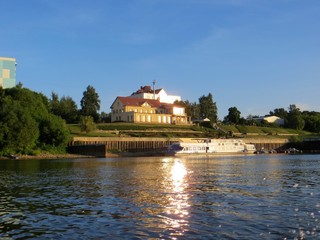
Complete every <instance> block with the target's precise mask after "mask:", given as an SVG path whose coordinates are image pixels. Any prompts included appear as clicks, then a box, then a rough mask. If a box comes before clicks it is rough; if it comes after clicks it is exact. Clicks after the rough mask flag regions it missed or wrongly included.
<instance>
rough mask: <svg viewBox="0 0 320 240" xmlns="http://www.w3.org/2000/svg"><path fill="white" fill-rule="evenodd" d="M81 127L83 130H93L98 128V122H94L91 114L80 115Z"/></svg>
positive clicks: (87, 131)
mask: <svg viewBox="0 0 320 240" xmlns="http://www.w3.org/2000/svg"><path fill="white" fill-rule="evenodd" d="M80 129H81V131H82V132H86V133H89V132H92V131H93V130H95V129H96V124H95V123H94V120H93V117H91V116H81V117H80Z"/></svg>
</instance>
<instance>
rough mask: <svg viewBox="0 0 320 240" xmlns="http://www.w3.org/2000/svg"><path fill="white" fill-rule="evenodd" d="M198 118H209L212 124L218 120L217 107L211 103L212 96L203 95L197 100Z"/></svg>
mask: <svg viewBox="0 0 320 240" xmlns="http://www.w3.org/2000/svg"><path fill="white" fill-rule="evenodd" d="M199 109H200V114H199V115H200V118H202V119H204V118H209V119H210V121H211V122H212V123H215V122H217V120H218V113H217V112H218V110H217V105H216V103H215V102H213V97H212V94H211V93H209V94H208V95H207V96H205V95H203V96H202V97H200V98H199Z"/></svg>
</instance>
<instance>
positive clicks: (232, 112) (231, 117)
mask: <svg viewBox="0 0 320 240" xmlns="http://www.w3.org/2000/svg"><path fill="white" fill-rule="evenodd" d="M228 111H229V113H228V115H227V116H225V118H224V121H225V122H229V123H234V124H239V121H240V115H241V112H240V111H239V110H238V109H237V108H236V107H231V108H229V109H228Z"/></svg>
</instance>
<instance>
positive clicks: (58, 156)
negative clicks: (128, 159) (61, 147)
mask: <svg viewBox="0 0 320 240" xmlns="http://www.w3.org/2000/svg"><path fill="white" fill-rule="evenodd" d="M16 156H17V157H18V158H17V159H14V158H11V157H5V156H0V160H29V159H52V160H54V159H68V158H70V159H75V158H96V157H95V156H88V155H80V154H71V153H64V154H40V155H16Z"/></svg>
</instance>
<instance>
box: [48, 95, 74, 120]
mask: <svg viewBox="0 0 320 240" xmlns="http://www.w3.org/2000/svg"><path fill="white" fill-rule="evenodd" d="M49 105H50V111H51V112H52V113H53V114H55V115H57V116H60V117H61V118H62V119H64V120H65V121H66V122H67V123H77V122H78V121H79V111H78V107H77V104H76V103H75V101H73V99H72V98H71V97H65V96H63V97H62V98H61V99H60V100H59V96H58V94H56V93H54V92H52V94H51V99H50V101H49Z"/></svg>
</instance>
